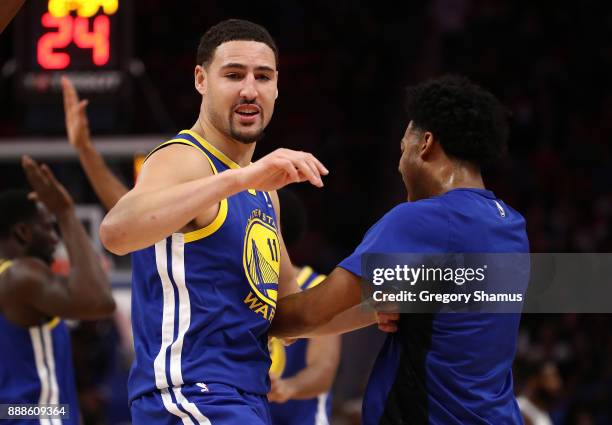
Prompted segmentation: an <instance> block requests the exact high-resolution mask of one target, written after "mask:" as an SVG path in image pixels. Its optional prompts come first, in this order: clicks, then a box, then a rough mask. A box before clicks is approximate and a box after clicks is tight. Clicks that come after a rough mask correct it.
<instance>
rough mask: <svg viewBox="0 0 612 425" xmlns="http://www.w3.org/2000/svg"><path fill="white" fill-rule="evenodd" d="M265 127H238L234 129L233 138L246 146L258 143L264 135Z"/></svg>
mask: <svg viewBox="0 0 612 425" xmlns="http://www.w3.org/2000/svg"><path fill="white" fill-rule="evenodd" d="M263 130H264V129H263V127H257V128H250V127H247V128H241V127H239V126H236V127H234V128H233V129H232V138H233V139H234V140H237V141H239V142H240V143H244V144H251V143H255V142H258V141H259V140H261V138H262V137H263V135H264V132H263Z"/></svg>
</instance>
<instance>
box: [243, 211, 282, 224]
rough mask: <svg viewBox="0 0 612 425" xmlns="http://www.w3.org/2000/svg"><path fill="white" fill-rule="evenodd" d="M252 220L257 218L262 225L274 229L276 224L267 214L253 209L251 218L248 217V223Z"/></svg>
mask: <svg viewBox="0 0 612 425" xmlns="http://www.w3.org/2000/svg"><path fill="white" fill-rule="evenodd" d="M254 218H258V219H260V220H261V221H263V222H264V223H266V224H268V225H270V226H272V227H274V228H275V229H276V223H275V222H274V217H271V216H269V215H268V214H266V213H265V212H263V211H262V210H260V209H255V210H253V211H252V212H251V217H249V222H250V221H251V220H252V219H254Z"/></svg>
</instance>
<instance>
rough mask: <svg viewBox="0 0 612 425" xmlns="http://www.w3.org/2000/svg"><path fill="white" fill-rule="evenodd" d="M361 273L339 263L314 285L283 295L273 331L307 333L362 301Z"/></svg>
mask: <svg viewBox="0 0 612 425" xmlns="http://www.w3.org/2000/svg"><path fill="white" fill-rule="evenodd" d="M359 285H360V280H359V277H357V276H355V275H354V274H353V273H351V272H349V271H347V270H345V269H343V268H341V267H336V268H335V269H334V270H333V271H332V272H331V273H330V275H329V276H328V277H327V278H326V279H325V280H324V281H323V282H322V283H320V284H319V285H317V286H315V287H314V288H312V289H308V290H307V291H303V292H300V293H297V294H293V295H290V296H288V297H285V298H283V299H281V300H280V301H279V302H278V304H277V308H276V315H275V316H274V320H273V321H272V326H271V328H270V334H271V335H272V336H277V337H294V336H299V335H307V334H309V333H310V332H312V331H313V330H314V329H316V328H317V327H319V326H322V325H324V324H326V323H328V322H329V321H330V320H332V319H333V318H334V317H335V316H336V315H338V314H340V313H341V312H343V311H345V310H348V309H349V308H351V307H353V306H355V305H357V304H359V303H360V302H361V290H360V286H359Z"/></svg>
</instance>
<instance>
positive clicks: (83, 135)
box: [62, 77, 128, 210]
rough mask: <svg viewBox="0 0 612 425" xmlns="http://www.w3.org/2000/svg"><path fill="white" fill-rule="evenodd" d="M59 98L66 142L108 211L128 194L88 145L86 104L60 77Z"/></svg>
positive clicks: (95, 151)
mask: <svg viewBox="0 0 612 425" xmlns="http://www.w3.org/2000/svg"><path fill="white" fill-rule="evenodd" d="M62 94H63V97H64V115H65V118H66V133H68V141H69V142H70V145H72V147H73V148H74V150H75V151H76V152H77V154H78V155H79V161H80V162H81V166H82V167H83V170H84V171H85V174H86V175H87V180H89V183H90V184H91V186H92V187H93V189H94V191H95V192H96V195H97V196H98V199H99V200H100V202H102V205H104V208H106V209H107V210H110V209H111V208H112V207H114V206H115V204H116V203H117V201H119V199H121V197H122V196H123V195H125V194H126V193H127V192H128V188H127V187H126V186H125V185H124V184H123V183H121V181H120V180H119V179H118V178H117V177H116V176H115V175H114V174H113V173H112V172H111V170H110V169H109V168H108V166H107V165H106V162H104V159H103V158H102V156H101V155H100V153H99V152H98V151H97V150H96V148H95V147H94V145H93V143H92V142H91V135H90V131H89V121H88V119H87V111H86V108H87V103H88V101H87V100H79V95H78V93H77V91H76V89H75V88H74V85H73V84H72V82H71V81H70V80H69V79H68V77H62Z"/></svg>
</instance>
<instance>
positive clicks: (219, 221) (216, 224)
mask: <svg viewBox="0 0 612 425" xmlns="http://www.w3.org/2000/svg"><path fill="white" fill-rule="evenodd" d="M181 133H182V132H181ZM171 144H181V145H187V146H191V147H194V148H196V149H197V150H199V151H200V152H202V154H204V157H205V158H206V159H207V160H208V163H209V164H210V168H211V169H212V171H213V174H219V172H218V171H217V167H215V164H214V163H213V161H212V159H210V156H209V155H208V153H207V152H206V151H205V150H204V149H202V148H201V147H199V146H198V145H196V144H195V143H193V142H190V141H189V140H185V139H172V140H169V141H167V142H164V143H162V144H161V145H159V146H158V147H156V148H155V149H153V150H152V151H151V153H149V155H147V157H146V158H145V161H146V160H147V158H148V157H149V156H151V154H153V153H155V152H156V151H158V150H159V149H161V148H163V147H165V146H168V145H171ZM228 209H229V207H228V203H227V198H225V199H222V200H221V202H219V212H217V215H216V216H215V218H214V219H213V221H212V222H211V223H210V224H208V225H207V226H204V227H202V228H201V229H198V230H193V231H191V232H187V233H184V234H183V236H184V238H185V239H184V241H185V243H189V242H194V241H197V240H200V239H204V238H206V237H208V236H210V235H212V234H213V233H215V232H216V231H217V230H219V228H220V227H221V226H222V225H223V223H225V219H226V218H227V212H228Z"/></svg>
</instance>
